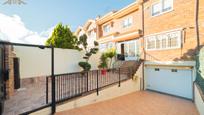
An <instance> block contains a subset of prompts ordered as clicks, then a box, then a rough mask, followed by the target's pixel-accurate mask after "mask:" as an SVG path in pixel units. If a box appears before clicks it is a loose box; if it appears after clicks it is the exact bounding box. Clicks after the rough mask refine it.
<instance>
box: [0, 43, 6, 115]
mask: <svg viewBox="0 0 204 115" xmlns="http://www.w3.org/2000/svg"><path fill="white" fill-rule="evenodd" d="M3 71H4V47H3V45H0V115H1V114H2V113H3V110H4V100H5V80H4V72H3Z"/></svg>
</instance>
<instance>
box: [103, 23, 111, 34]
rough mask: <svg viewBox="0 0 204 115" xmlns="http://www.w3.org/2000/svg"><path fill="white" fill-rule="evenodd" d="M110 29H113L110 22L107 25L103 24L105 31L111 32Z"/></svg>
mask: <svg viewBox="0 0 204 115" xmlns="http://www.w3.org/2000/svg"><path fill="white" fill-rule="evenodd" d="M110 29H111V25H110V24H107V25H105V26H103V32H104V33H108V32H110Z"/></svg>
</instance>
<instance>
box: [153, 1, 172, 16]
mask: <svg viewBox="0 0 204 115" xmlns="http://www.w3.org/2000/svg"><path fill="white" fill-rule="evenodd" d="M172 9H173V0H160V2H158V3H155V4H153V5H152V16H156V15H159V14H161V13H165V12H168V11H171V10H172Z"/></svg>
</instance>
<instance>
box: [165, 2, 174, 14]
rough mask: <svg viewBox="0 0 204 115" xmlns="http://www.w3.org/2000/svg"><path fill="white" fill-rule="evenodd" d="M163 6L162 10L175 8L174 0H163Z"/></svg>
mask: <svg viewBox="0 0 204 115" xmlns="http://www.w3.org/2000/svg"><path fill="white" fill-rule="evenodd" d="M162 2H163V3H162V4H163V6H162V11H163V12H165V11H168V10H171V9H172V8H173V0H163V1H162Z"/></svg>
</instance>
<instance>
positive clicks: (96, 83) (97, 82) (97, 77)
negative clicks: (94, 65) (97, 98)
mask: <svg viewBox="0 0 204 115" xmlns="http://www.w3.org/2000/svg"><path fill="white" fill-rule="evenodd" d="M96 72H97V73H96V78H97V80H96V87H97V95H99V90H98V71H96Z"/></svg>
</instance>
